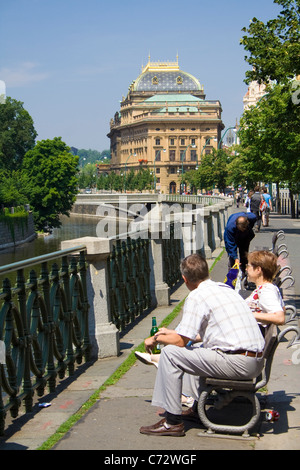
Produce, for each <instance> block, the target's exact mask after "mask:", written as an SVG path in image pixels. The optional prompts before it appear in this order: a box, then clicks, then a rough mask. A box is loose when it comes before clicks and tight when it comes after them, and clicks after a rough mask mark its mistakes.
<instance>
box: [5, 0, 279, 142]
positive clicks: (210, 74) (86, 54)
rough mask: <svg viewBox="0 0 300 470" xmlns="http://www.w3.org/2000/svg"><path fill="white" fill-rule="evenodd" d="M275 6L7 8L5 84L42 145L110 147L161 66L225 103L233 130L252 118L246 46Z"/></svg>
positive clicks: (216, 0) (26, 3)
mask: <svg viewBox="0 0 300 470" xmlns="http://www.w3.org/2000/svg"><path fill="white" fill-rule="evenodd" d="M279 12H280V7H279V6H278V5H276V4H274V3H273V0H251V2H249V1H245V0H226V1H225V0H181V1H179V0H151V1H145V0H113V1H110V2H108V1H103V0H9V1H8V0H0V44H1V54H0V80H4V82H5V85H6V94H7V96H11V97H12V98H15V99H17V100H19V101H22V102H23V103H24V107H25V109H27V111H28V112H29V113H30V115H31V116H32V118H33V120H34V125H35V128H36V130H37V132H38V138H37V140H42V139H53V138H54V137H58V136H61V137H62V140H63V141H64V142H66V144H67V145H69V146H74V147H77V148H86V149H96V150H99V151H102V150H104V149H108V148H109V139H108V138H107V133H108V132H109V121H110V119H111V118H112V117H113V115H114V114H115V112H116V111H118V110H119V108H120V101H121V99H122V96H126V94H127V91H128V87H129V85H130V83H131V82H132V81H133V80H135V79H136V78H137V77H138V75H139V74H140V72H141V67H142V65H146V63H147V61H148V55H149V53H150V56H151V60H152V61H166V60H169V61H175V60H176V55H177V53H178V55H179V65H180V68H181V69H182V70H184V71H186V72H189V73H191V74H192V75H194V76H195V77H196V78H198V79H199V81H200V83H201V84H203V85H204V91H205V93H206V98H207V99H212V100H216V99H218V100H220V101H221V104H222V108H223V113H222V118H223V122H224V124H225V127H226V128H227V127H229V126H232V125H235V121H236V118H237V119H239V117H240V116H241V114H242V112H243V96H244V94H245V93H246V91H247V86H246V85H245V83H244V82H243V80H244V78H245V71H246V70H247V69H248V68H249V66H248V65H247V63H246V62H245V61H244V56H245V51H244V48H243V47H242V46H241V45H240V44H239V41H240V38H241V37H242V35H243V34H244V33H243V32H242V31H241V29H242V28H243V27H244V26H248V25H249V21H250V20H251V19H252V18H253V17H257V18H258V19H260V20H262V21H267V20H268V19H271V18H275V17H277V15H278V14H279Z"/></svg>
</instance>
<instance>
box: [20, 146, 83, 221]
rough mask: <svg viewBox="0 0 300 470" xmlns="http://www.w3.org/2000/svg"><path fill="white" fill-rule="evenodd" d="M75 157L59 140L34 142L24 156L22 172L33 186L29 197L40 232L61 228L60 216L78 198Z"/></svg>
mask: <svg viewBox="0 0 300 470" xmlns="http://www.w3.org/2000/svg"><path fill="white" fill-rule="evenodd" d="M77 165H78V157H77V156H74V155H72V154H71V153H70V148H69V147H67V146H66V144H65V143H64V142H62V140H61V137H55V138H54V139H53V140H49V139H47V140H42V141H40V142H37V144H36V146H35V147H34V149H32V150H30V151H29V152H27V153H26V155H25V157H24V159H23V169H24V171H25V172H26V174H27V176H28V177H29V179H30V181H31V182H32V191H31V192H30V194H28V198H29V202H30V204H31V206H32V208H33V214H34V219H35V225H36V227H37V228H38V229H39V230H48V229H52V228H53V227H60V226H61V222H60V219H59V218H60V216H61V215H69V212H70V210H71V208H72V206H73V203H74V202H75V199H76V194H77V171H78V170H77Z"/></svg>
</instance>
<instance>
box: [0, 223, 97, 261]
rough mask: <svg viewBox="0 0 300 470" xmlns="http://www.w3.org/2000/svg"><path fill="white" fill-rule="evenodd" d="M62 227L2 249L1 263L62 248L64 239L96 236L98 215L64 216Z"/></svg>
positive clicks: (0, 252)
mask: <svg viewBox="0 0 300 470" xmlns="http://www.w3.org/2000/svg"><path fill="white" fill-rule="evenodd" d="M61 221H62V226H61V228H58V229H54V230H53V232H52V234H51V235H47V236H42V237H37V238H36V239H35V240H33V241H31V242H29V243H24V244H23V245H20V246H17V247H14V248H11V249H9V250H8V251H5V252H4V251H0V265H1V266H4V265H6V264H10V263H16V262H17V261H22V260H24V259H28V258H34V257H35V256H41V255H44V254H47V253H52V252H54V251H58V250H60V249H61V248H60V244H61V242H62V241H63V240H70V239H72V238H79V237H88V236H89V237H95V236H96V227H97V223H98V221H99V219H98V218H96V217H85V216H80V215H76V216H75V215H70V217H67V216H63V217H62V218H61Z"/></svg>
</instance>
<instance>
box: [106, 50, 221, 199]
mask: <svg viewBox="0 0 300 470" xmlns="http://www.w3.org/2000/svg"><path fill="white" fill-rule="evenodd" d="M221 113H222V108H221V103H220V101H218V100H215V101H212V100H206V99H205V94H204V89H203V85H201V84H200V83H199V81H198V80H197V79H196V78H195V77H193V76H192V75H191V74H189V73H187V72H184V71H182V70H181V69H180V68H179V64H178V58H177V61H176V62H151V61H150V58H149V61H148V64H147V65H146V66H145V67H144V68H143V69H142V72H141V74H140V75H139V76H138V77H137V79H136V80H135V81H133V82H132V83H131V85H130V86H129V89H128V94H127V96H126V97H123V99H122V101H121V106H120V110H119V111H117V112H116V113H115V116H114V118H113V119H111V122H110V132H109V134H108V137H109V138H110V142H111V164H110V167H109V170H110V171H115V172H119V173H122V174H123V175H125V174H126V173H127V172H128V171H130V170H131V169H133V170H134V171H137V170H138V169H139V168H141V167H142V168H149V169H150V170H151V172H153V174H154V184H153V189H154V190H155V191H157V192H161V193H164V194H167V193H181V192H183V191H186V189H187V187H186V185H185V178H184V174H185V172H187V171H189V170H191V169H196V168H197V167H198V165H199V164H200V163H201V157H202V155H203V154H204V153H210V152H211V151H212V149H213V148H217V145H218V142H219V140H220V138H221V131H222V129H224V125H223V123H222V119H221ZM103 170H104V168H103Z"/></svg>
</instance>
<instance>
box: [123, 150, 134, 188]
mask: <svg viewBox="0 0 300 470" xmlns="http://www.w3.org/2000/svg"><path fill="white" fill-rule="evenodd" d="M132 155H133V156H134V157H136V153H131V154H130V155H129V157H128V158H127V160H126V162H125V176H124V193H126V171H127V162H128V160H129V158H130V157H131V156H132Z"/></svg>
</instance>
